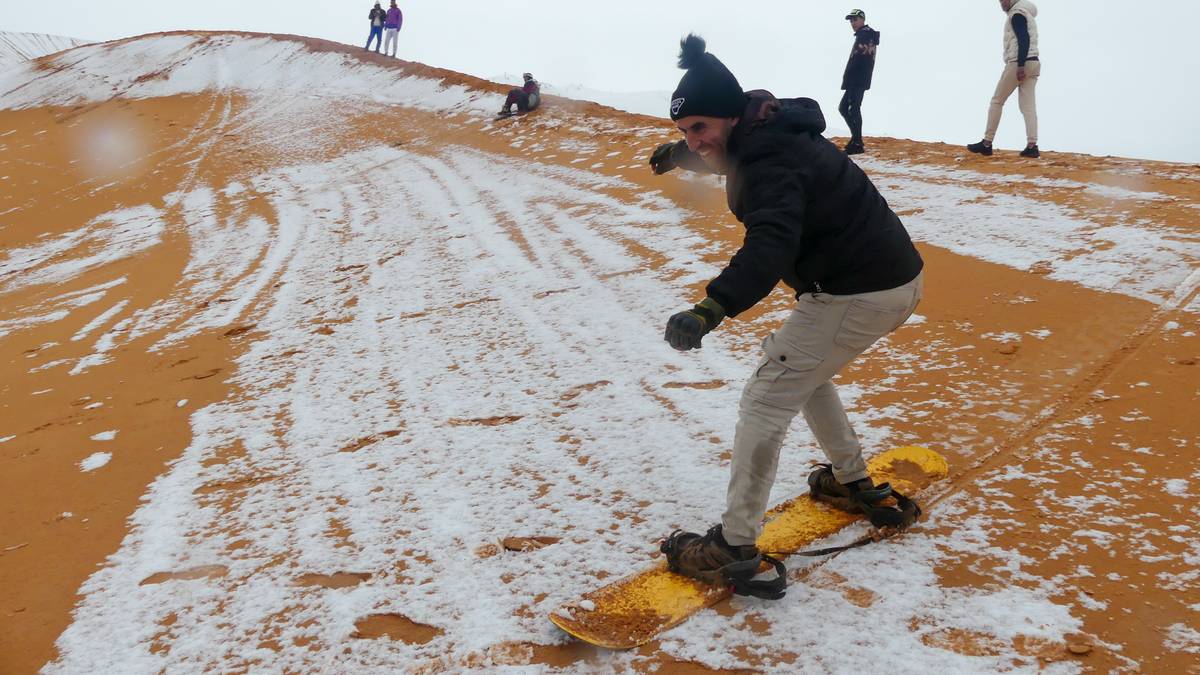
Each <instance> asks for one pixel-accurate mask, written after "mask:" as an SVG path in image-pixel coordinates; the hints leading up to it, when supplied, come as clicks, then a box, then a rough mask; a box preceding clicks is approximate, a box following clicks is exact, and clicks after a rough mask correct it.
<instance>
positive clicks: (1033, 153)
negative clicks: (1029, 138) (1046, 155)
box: [1021, 143, 1042, 159]
mask: <svg viewBox="0 0 1200 675" xmlns="http://www.w3.org/2000/svg"><path fill="white" fill-rule="evenodd" d="M1021 156H1022V157H1030V158H1033V159H1037V158H1038V157H1041V156H1042V153H1040V152H1038V146H1037V143H1030V144H1029V145H1027V146H1025V149H1024V150H1022V151H1021Z"/></svg>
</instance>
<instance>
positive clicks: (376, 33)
mask: <svg viewBox="0 0 1200 675" xmlns="http://www.w3.org/2000/svg"><path fill="white" fill-rule="evenodd" d="M386 20H387V14H386V13H385V12H384V11H383V8H382V7H380V6H379V3H378V2H377V3H375V7H374V9H372V10H371V13H370V14H368V15H367V21H370V22H371V34H370V35H368V36H367V46H366V47H363V51H371V40H374V41H375V53H376V54H378V53H379V45H380V44H381V43H382V42H383V22H384V21H386Z"/></svg>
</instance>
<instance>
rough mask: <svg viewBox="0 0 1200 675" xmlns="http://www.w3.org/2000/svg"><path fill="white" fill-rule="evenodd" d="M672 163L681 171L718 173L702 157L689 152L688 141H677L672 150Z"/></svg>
mask: <svg viewBox="0 0 1200 675" xmlns="http://www.w3.org/2000/svg"><path fill="white" fill-rule="evenodd" d="M671 163H672V164H674V165H675V166H676V167H678V168H680V169H687V170H688V171H695V172H696V173H716V172H715V171H713V170H712V169H711V168H709V166H708V165H707V164H705V163H704V160H703V159H701V158H700V155H697V154H696V153H694V152H692V151H691V150H688V146H687V141H676V142H675V145H674V147H672V148H671Z"/></svg>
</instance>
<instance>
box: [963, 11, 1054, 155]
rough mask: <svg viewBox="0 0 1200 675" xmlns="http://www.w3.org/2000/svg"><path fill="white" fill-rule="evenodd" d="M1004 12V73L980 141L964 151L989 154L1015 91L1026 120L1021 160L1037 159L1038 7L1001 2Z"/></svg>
mask: <svg viewBox="0 0 1200 675" xmlns="http://www.w3.org/2000/svg"><path fill="white" fill-rule="evenodd" d="M1000 8H1001V9H1002V10H1004V14H1005V19H1004V71H1003V72H1002V73H1001V74H1000V82H999V83H997V84H996V93H995V94H993V95H992V102H991V105H990V106H988V116H987V128H986V130H985V131H984V132H983V140H981V141H979V142H978V143H971V144H970V145H968V146H967V149H968V150H970V151H971V152H974V153H978V154H980V155H991V154H992V140H993V139H994V138H995V137H996V129H997V128H999V126H1000V114H1001V113H1002V112H1003V111H1004V102H1005V101H1007V100H1008V97H1009V96H1011V95H1012V93H1013V90H1014V89H1015V90H1017V92H1018V93H1017V103H1018V106H1019V107H1020V108H1021V114H1022V115H1023V116H1024V117H1025V136H1026V143H1025V149H1024V150H1022V151H1021V156H1022V157H1038V156H1039V155H1040V153H1039V152H1038V137H1037V135H1038V128H1037V98H1036V95H1035V90H1036V88H1037V81H1038V76H1040V75H1041V73H1042V62H1041V59H1040V57H1039V54H1038V30H1037V20H1036V17H1037V7H1036V6H1034V4H1033V3H1032V2H1030V1H1029V0H1000Z"/></svg>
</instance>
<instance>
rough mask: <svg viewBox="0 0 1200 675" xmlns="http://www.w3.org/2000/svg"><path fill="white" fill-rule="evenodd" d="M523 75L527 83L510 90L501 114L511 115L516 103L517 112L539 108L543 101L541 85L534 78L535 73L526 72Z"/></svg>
mask: <svg viewBox="0 0 1200 675" xmlns="http://www.w3.org/2000/svg"><path fill="white" fill-rule="evenodd" d="M521 77H522V78H524V80H525V84H524V85H523V86H520V87H513V88H512V89H509V90H508V97H507V98H505V99H504V107H502V108H500V114H501V115H511V114H512V107H513V104H514V103H515V104H516V105H517V112H522V113H527V112H529V111H530V110H533V109H534V108H537V107H538V104H539V103H541V102H542V89H541V85H539V84H538V81H537V80H535V79H533V74H531V73H524V74H522V75H521Z"/></svg>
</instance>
